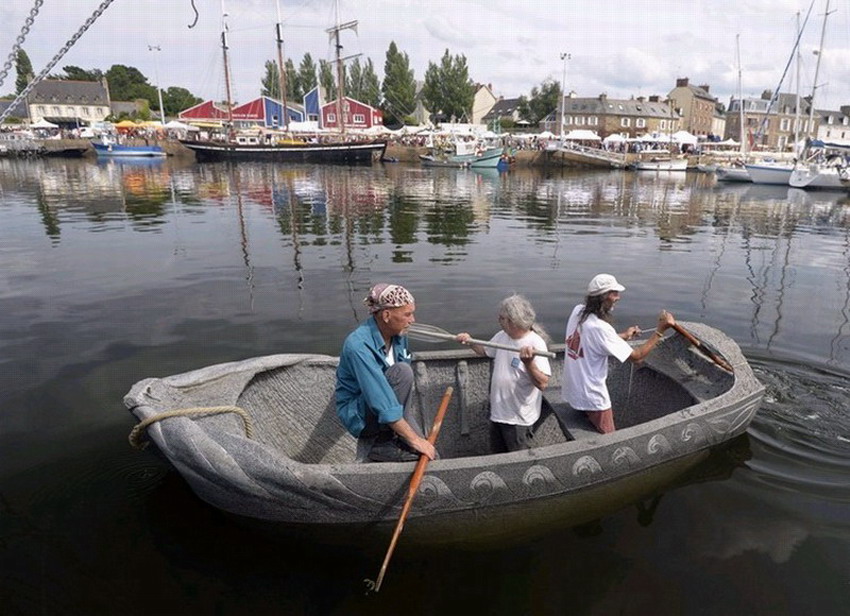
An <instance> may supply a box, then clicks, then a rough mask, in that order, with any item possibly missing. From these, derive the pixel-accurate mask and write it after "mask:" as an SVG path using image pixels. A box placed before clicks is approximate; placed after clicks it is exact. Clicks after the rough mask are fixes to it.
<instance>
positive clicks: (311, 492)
mask: <svg viewBox="0 0 850 616" xmlns="http://www.w3.org/2000/svg"><path fill="white" fill-rule="evenodd" d="M682 325H684V326H685V327H687V328H688V329H689V330H690V331H691V332H692V333H694V334H695V335H696V336H698V337H699V338H700V339H701V340H702V341H703V343H705V344H706V345H708V346H710V347H713V349H714V350H715V351H716V352H717V353H719V354H720V355H722V356H723V358H724V359H725V360H726V361H727V362H728V363H729V364H730V365H731V367H732V370H733V371H732V372H730V371H728V370H726V369H723V368H720V367H719V366H718V365H717V364H716V363H714V362H713V361H711V360H710V359H708V358H707V357H706V356H705V355H703V354H701V353H699V352H697V351H696V350H695V348H694V347H693V346H690V344H689V343H688V342H687V341H686V340H685V338H683V337H682V336H680V335H673V336H671V337H668V338H666V339H664V340H662V341H661V343H659V345H658V347H657V348H656V349H655V350H654V352H653V353H652V354H651V355H650V356H649V358H648V359H647V360H646V361H645V362H644V363H643V364H641V365H640V366H634V367H632V365H631V363H630V362H626V364H625V365H619V364H618V365H617V366H615V365H614V364H612V366H611V373H610V375H609V387H610V389H611V392H612V399H613V401H614V408H616V409H617V421H618V430H617V431H616V432H614V433H612V434H607V435H602V434H598V433H597V432H595V431H594V430H593V429H592V428H591V426H590V423H589V422H588V421H587V420H586V419H585V418H584V416H583V415H581V414H579V413H578V412H576V411H573V410H572V409H570V408H569V407H567V406H566V405H565V404H564V403H563V402H561V401H560V399H559V397H558V395H557V390H558V389H559V388H558V387H557V386H556V387H553V388H551V389H550V390H547V392H546V400H547V402H546V404H545V405H544V407H545V410H544V414H543V417H541V421H540V424H539V427H538V429H537V431H536V434H535V441H536V443H537V446H536V447H535V448H534V449H531V450H525V451H521V452H513V453H494V450H493V448H492V445H491V442H490V430H489V425H488V424H489V420H488V418H487V416H488V413H487V408H488V397H489V395H488V392H489V378H490V363H489V361H488V360H487V359H486V358H481V357H478V356H476V355H474V354H473V353H471V352H470V351H468V350H451V351H430V352H425V353H418V354H416V355H414V361H413V368H414V374H415V376H416V394H415V404H416V407H417V409H418V412H420V413H421V414H422V417H423V420H424V423H425V425H430V422H431V421H432V420H433V416H434V413H435V411H436V409H437V407H438V405H439V401H440V399H441V398H442V395H443V393H444V391H445V390H446V389H447V387H449V386H451V387H453V388H454V395H453V397H452V400H451V403H450V406H449V411H448V414H447V415H446V418H445V420H444V421H443V424H442V430H441V432H440V437H439V440H438V442H437V449H438V450H439V452H440V455H441V457H440V458H439V459H437V460H434V461H432V462H431V463H430V464H429V465H428V467H427V472H426V475H425V477H424V479H423V481H422V483H421V485H420V489H419V493H418V496H417V498H416V500H415V501H414V502H413V505H412V509H411V510H410V514H409V517H408V525H409V527H410V529H409V530H408V531H406V534H408V533H410V532H414V533H415V534H419V533H422V534H423V536H433V534H434V533H436V534H438V535H439V536H440V540H444V539H446V538H447V537H451V536H454V537H457V536H469V535H475V534H476V533H488V534H489V533H496V534H499V533H506V532H512V530H515V529H517V528H522V527H525V528H528V527H535V526H536V525H538V524H543V523H545V521H546V520H548V521H550V522H551V521H553V520H558V521H559V523H561V524H567V523H576V524H577V523H580V522H584V521H587V520H589V519H592V518H594V517H598V516H599V515H601V512H602V511H604V510H605V509H606V508H608V509H609V510H611V509H616V508H619V507H622V506H624V505H625V504H627V503H628V502H633V501H629V500H626V501H624V500H623V499H624V498H626V499H629V498H631V499H635V500H636V499H638V498H641V497H643V496H646V494H648V493H649V492H651V491H653V490H657V489H659V487H661V486H662V485H667V483H669V482H670V481H672V480H674V479H675V478H676V477H678V476H680V475H681V474H682V473H683V472H685V471H686V470H688V469H689V468H691V467H692V466H694V465H696V464H697V463H698V462H699V461H701V460H702V459H703V458H704V457H705V456H707V455H708V450H710V449H711V448H712V447H714V446H716V445H719V444H722V443H724V442H725V441H728V440H730V439H732V438H734V437H736V436H738V435H740V434H741V433H742V432H744V430H746V428H747V426H748V424H749V423H750V421H751V419H752V417H753V415H754V414H755V413H756V411H757V409H758V407H759V403H760V401H761V398H762V396H763V393H764V388H763V386H762V385H761V384H760V383H759V382H758V380H757V379H756V377H755V376H754V374H753V372H752V370H751V368H750V366H749V365H748V363H747V361H746V359H745V358H744V356H743V354H742V353H741V351H740V349H739V348H738V346H737V344H735V342H734V341H732V340H731V339H730V338H728V337H727V336H725V335H724V334H722V333H721V332H719V331H718V330H716V329H713V328H711V327H708V326H705V325H700V324H695V323H682ZM553 350H555V351H556V352H557V359H554V360H551V361H552V368H553V379H552V381H553V382H554V383H557V382H558V381H559V380H560V374H561V370H562V366H563V345H559V346H557V347H554V348H553ZM337 362H338V360H337V358H335V357H330V356H326V355H274V356H267V357H259V358H254V359H248V360H245V361H238V362H233V363H228V364H219V365H215V366H210V367H207V368H201V369H199V370H195V371H192V372H188V373H185V374H179V375H175V376H170V377H165V378H161V379H160V378H156V379H145V380H143V381H140V382H138V383H137V384H136V385H134V386H133V387H132V389H131V390H130V392H129V393H128V394H127V396H126V397H125V399H124V403H125V405H126V406H127V407H128V408H129V409H130V411H131V412H132V414H133V415H134V416H135V417H136V419H138V420H139V421H141V422H143V423H148V422H153V423H150V425H149V426H147V436H148V437H149V438H150V440H151V441H152V442H153V443H155V445H156V447H157V448H158V450H159V451H160V452H161V453H162V454H163V455H164V456H165V457H166V458H167V459H168V460H169V461H170V462H171V463H172V464H173V465H174V466H175V467H176V469H177V470H178V471H179V472H180V474H181V475H182V476H183V477H184V479H185V480H186V481H187V482H188V483H189V485H190V486H191V488H192V489H193V490H194V491H195V493H196V494H197V495H198V496H199V497H200V498H201V499H203V500H204V501H206V502H207V503H209V504H211V505H213V506H215V507H218V508H220V509H222V510H224V511H226V512H229V513H231V514H236V515H238V516H241V517H242V518H250V519H254V520H261V521H265V522H274V523H283V524H284V526H295V527H298V528H302V529H303V528H312V529H316V530H320V531H321V532H330V531H331V530H333V529H343V528H351V527H352V525H353V526H363V525H374V524H378V525H380V526H391V525H392V524H394V522H395V520H396V519H397V518H398V515H399V510H400V508H401V506H402V504H403V502H404V500H405V488H406V486H407V482H408V480H409V478H410V474H411V472H412V470H413V467H414V463H412V462H406V463H367V462H361V461H358V459H362V455H360V456H359V455H358V451H357V443H356V440H355V439H354V438H353V437H351V436H350V435H349V434H348V433H347V432H346V431H345V430H344V428H343V427H342V425H341V423H340V422H339V420H338V418H337V416H336V410H335V405H334V385H335V374H336V366H337ZM213 413H215V414H213ZM163 414H169V415H170V416H167V418H163V419H162V420H161V421H156V418H158V417H163ZM243 422H244V423H243ZM249 426H250V427H251V430H250V431H249V432H246V430H247V428H248V427H249ZM137 428H138V427H137ZM137 435H138V430H134V436H137ZM131 440H132V439H131Z"/></svg>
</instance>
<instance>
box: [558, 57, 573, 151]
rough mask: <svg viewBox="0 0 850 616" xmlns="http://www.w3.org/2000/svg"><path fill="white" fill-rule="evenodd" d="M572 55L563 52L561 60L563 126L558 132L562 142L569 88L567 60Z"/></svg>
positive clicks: (561, 125)
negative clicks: (562, 72)
mask: <svg viewBox="0 0 850 616" xmlns="http://www.w3.org/2000/svg"><path fill="white" fill-rule="evenodd" d="M571 57H572V56H571V55H570V54H568V53H562V54H561V60H563V61H564V76H563V77H562V78H561V124H560V127H561V128H560V131H559V133H558V134H559V135H560V136H561V143H563V141H564V103H565V101H566V98H567V90H566V88H567V61H568V60H569V59H570V58H571Z"/></svg>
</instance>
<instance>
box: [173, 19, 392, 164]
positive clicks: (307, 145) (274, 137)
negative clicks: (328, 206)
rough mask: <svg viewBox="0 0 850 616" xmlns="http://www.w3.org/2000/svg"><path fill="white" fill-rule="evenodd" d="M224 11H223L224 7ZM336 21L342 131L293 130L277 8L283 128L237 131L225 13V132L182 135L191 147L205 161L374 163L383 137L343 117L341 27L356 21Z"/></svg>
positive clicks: (383, 143) (334, 33) (353, 26)
mask: <svg viewBox="0 0 850 616" xmlns="http://www.w3.org/2000/svg"><path fill="white" fill-rule="evenodd" d="M222 13H224V11H223V10H222ZM338 16H339V11H338V10H337V22H336V24H335V25H334V26H333V27H332V28H329V29H328V33H329V34H330V35H331V37H332V38H333V41H334V47H335V49H336V60H335V62H336V75H337V92H336V94H337V97H336V101H335V104H336V114H335V117H336V118H337V119H338V122H337V126H338V131H337V132H335V133H322V134H317V135H314V136H311V137H310V138H302V137H299V136H295V135H293V134H292V133H290V132H289V130H288V128H289V118H288V115H287V109H286V94H285V91H286V90H285V68H284V62H283V51H282V49H283V33H282V24H281V21H280V10H279V9H278V22H277V27H276V33H277V37H276V38H277V53H278V71H279V83H280V86H281V99H282V102H283V118H284V131H283V132H276V133H264V132H263V131H259V132H258V131H256V130H254V131H238V130H236V129H235V125H234V121H233V120H234V118H233V102H232V95H231V83H230V66H229V61H228V54H227V51H228V44H227V30H228V29H227V24H226V22H225V21H224V15H223V18H222V31H221V49H222V55H223V58H224V83H225V92H226V95H227V108H226V111H225V114H226V117H225V123H224V126H223V127H222V129H221V130H220V131H217V132H212V133H211V134H210V136H209V137H208V138H204V139H191V138H189V139H181V140H180V143H182V144H183V145H184V146H185V147H186V148H188V149H190V150H192V151H193V152H194V153H195V158H196V159H197V160H198V161H200V162H204V161H272V162H287V163H334V164H366V165H368V164H372V162H373V161H374V160H376V159H377V160H380V159H381V158H383V156H384V153H385V151H386V148H387V142H386V140H384V139H376V138H366V137H363V136H360V135H352V134H347V133H346V126H345V122H344V121H343V118H344V117H345V116H344V114H343V101H344V98H343V94H344V93H343V87H344V74H343V68H342V63H343V59H342V58H341V57H340V51H341V49H342V46H341V45H340V36H339V35H340V31H342V30H346V29H356V27H357V22H356V21H350V22H347V23H340V22H339V17H338Z"/></svg>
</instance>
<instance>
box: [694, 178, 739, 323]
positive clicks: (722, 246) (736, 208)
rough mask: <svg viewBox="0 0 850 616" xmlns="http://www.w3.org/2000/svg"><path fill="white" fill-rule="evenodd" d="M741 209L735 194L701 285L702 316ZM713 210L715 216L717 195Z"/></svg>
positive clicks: (705, 310) (704, 313)
mask: <svg viewBox="0 0 850 616" xmlns="http://www.w3.org/2000/svg"><path fill="white" fill-rule="evenodd" d="M740 209H741V198H740V197H738V196H736V198H735V206H734V207H733V208H732V214H731V216H729V220H728V221H727V223H726V225H727V226H726V233H725V234H724V235H723V241H721V242H720V250H719V251H718V252H717V258H716V259H715V260H714V267H712V268H711V272H710V273H709V275H708V278H707V279H706V281H705V284H704V285H703V287H702V298H701V302H702V316H703V317H704V316H705V315H706V312H707V304H708V296H709V294H710V293H711V285H712V284H713V283H714V276H715V275H716V274H717V272H718V271H720V262H721V261H722V260H723V255H724V254H726V241H727V240H728V239H729V235H730V234H731V233H732V228H733V227H734V226H735V219H736V218H737V215H738V213H739V211H740ZM714 211H715V216H716V215H717V214H716V212H717V196H716V195H715V200H714Z"/></svg>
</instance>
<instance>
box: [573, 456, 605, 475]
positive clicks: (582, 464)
mask: <svg viewBox="0 0 850 616" xmlns="http://www.w3.org/2000/svg"><path fill="white" fill-rule="evenodd" d="M601 472H602V466H600V464H599V462H597V461H596V458H594V457H593V456H582V457H580V458H579V459H578V460H576V461H575V464H573V475H575V476H576V477H578V476H579V475H595V474H596V473H601Z"/></svg>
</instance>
